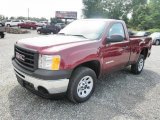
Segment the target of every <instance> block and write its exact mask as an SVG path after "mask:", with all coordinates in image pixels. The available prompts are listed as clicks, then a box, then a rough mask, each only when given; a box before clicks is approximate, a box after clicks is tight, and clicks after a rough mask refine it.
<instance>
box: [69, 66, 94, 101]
mask: <svg viewBox="0 0 160 120" xmlns="http://www.w3.org/2000/svg"><path fill="white" fill-rule="evenodd" d="M85 76H90V77H92V79H93V88H92V90H91V92H90V94H89V95H88V96H86V97H84V98H81V97H79V96H78V93H77V87H78V84H79V82H80V80H81V79H82V78H83V77H85ZM96 79H97V77H96V74H95V72H94V71H93V70H91V69H90V68H86V67H81V68H80V69H79V68H78V69H77V70H76V71H75V72H74V73H73V76H72V77H71V79H70V80H71V81H70V83H69V87H70V88H69V90H68V91H69V92H72V95H71V96H70V97H72V101H73V102H75V103H81V102H85V101H86V100H88V99H89V98H90V97H91V95H92V93H93V92H94V90H95V81H96ZM68 94H71V93H68Z"/></svg>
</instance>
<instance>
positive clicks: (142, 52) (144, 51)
mask: <svg viewBox="0 0 160 120" xmlns="http://www.w3.org/2000/svg"><path fill="white" fill-rule="evenodd" d="M141 55H144V58H145V59H146V58H147V55H148V49H147V48H144V49H143V50H142V51H141Z"/></svg>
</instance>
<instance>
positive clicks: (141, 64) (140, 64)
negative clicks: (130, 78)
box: [131, 55, 145, 74]
mask: <svg viewBox="0 0 160 120" xmlns="http://www.w3.org/2000/svg"><path fill="white" fill-rule="evenodd" d="M144 63H145V59H144V55H140V56H139V58H138V61H137V62H136V63H135V64H133V65H132V66H131V71H132V73H134V74H140V73H141V72H142V70H143V68H144Z"/></svg>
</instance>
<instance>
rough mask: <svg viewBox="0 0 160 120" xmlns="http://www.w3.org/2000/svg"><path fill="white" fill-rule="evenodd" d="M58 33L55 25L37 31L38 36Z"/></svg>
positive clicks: (58, 29)
mask: <svg viewBox="0 0 160 120" xmlns="http://www.w3.org/2000/svg"><path fill="white" fill-rule="evenodd" d="M59 31H60V28H59V27H57V26H55V25H46V26H43V27H41V28H38V29H37V32H38V33H39V34H41V33H43V34H51V33H52V34H57V33H58V32H59Z"/></svg>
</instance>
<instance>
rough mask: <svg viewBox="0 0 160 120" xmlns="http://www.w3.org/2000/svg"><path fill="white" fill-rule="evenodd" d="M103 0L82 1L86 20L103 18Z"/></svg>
mask: <svg viewBox="0 0 160 120" xmlns="http://www.w3.org/2000/svg"><path fill="white" fill-rule="evenodd" d="M102 2H103V0H83V4H84V9H83V14H84V16H85V17H86V18H95V17H104V10H103V8H104V5H103V4H102Z"/></svg>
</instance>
